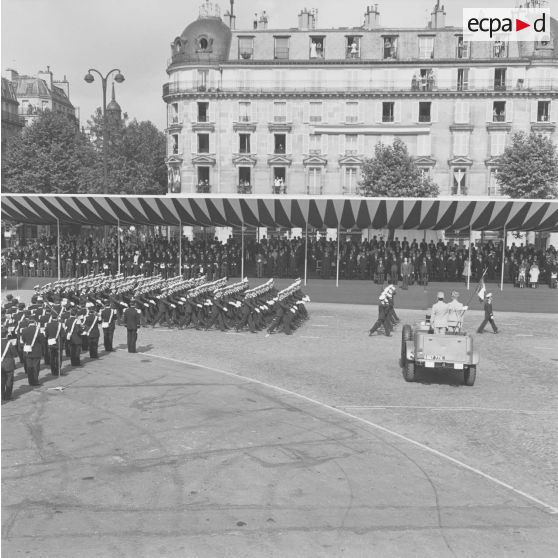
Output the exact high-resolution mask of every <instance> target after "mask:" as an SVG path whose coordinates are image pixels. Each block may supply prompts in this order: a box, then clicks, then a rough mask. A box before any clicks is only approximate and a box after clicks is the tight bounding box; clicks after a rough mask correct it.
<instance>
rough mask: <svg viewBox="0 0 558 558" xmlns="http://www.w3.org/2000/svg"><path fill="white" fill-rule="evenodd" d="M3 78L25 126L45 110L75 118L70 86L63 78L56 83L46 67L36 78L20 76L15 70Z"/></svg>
mask: <svg viewBox="0 0 558 558" xmlns="http://www.w3.org/2000/svg"><path fill="white" fill-rule="evenodd" d="M4 77H5V78H6V79H7V80H9V81H10V82H11V83H12V85H13V87H14V89H15V93H16V97H17V100H18V102H19V114H20V116H21V117H22V118H23V119H24V121H25V125H27V126H28V125H29V124H31V123H32V122H33V121H34V120H35V119H36V118H37V117H39V116H40V115H41V114H42V113H43V112H44V111H45V110H50V111H53V112H61V113H64V114H67V115H69V116H71V117H73V118H76V109H75V107H74V105H73V104H72V103H71V101H70V84H69V82H68V80H67V79H66V76H64V79H63V80H62V81H56V80H55V79H54V76H53V74H52V72H51V70H50V67H49V66H47V69H46V71H41V72H38V74H37V75H36V76H25V75H20V74H19V73H18V72H17V71H16V70H13V69H10V68H9V69H7V70H5V71H4Z"/></svg>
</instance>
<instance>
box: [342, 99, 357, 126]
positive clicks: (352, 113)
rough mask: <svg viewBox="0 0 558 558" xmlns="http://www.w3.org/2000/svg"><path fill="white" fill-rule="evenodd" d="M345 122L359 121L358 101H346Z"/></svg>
mask: <svg viewBox="0 0 558 558" xmlns="http://www.w3.org/2000/svg"><path fill="white" fill-rule="evenodd" d="M345 122H347V123H348V124H354V123H355V122H358V101H349V102H347V103H345Z"/></svg>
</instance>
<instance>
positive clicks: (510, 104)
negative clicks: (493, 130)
mask: <svg viewBox="0 0 558 558" xmlns="http://www.w3.org/2000/svg"><path fill="white" fill-rule="evenodd" d="M506 122H513V101H506Z"/></svg>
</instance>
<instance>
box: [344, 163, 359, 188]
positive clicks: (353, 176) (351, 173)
mask: <svg viewBox="0 0 558 558" xmlns="http://www.w3.org/2000/svg"><path fill="white" fill-rule="evenodd" d="M357 174H358V169H357V168H356V167H345V172H344V173H343V180H344V183H343V192H344V193H345V194H358V191H357V190H358V183H357Z"/></svg>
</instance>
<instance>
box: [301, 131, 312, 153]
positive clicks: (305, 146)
mask: <svg viewBox="0 0 558 558" xmlns="http://www.w3.org/2000/svg"><path fill="white" fill-rule="evenodd" d="M309 143H310V137H309V136H308V134H304V135H303V136H302V153H303V154H304V155H308V152H309V151H310V148H309Z"/></svg>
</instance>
